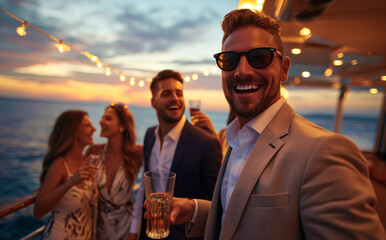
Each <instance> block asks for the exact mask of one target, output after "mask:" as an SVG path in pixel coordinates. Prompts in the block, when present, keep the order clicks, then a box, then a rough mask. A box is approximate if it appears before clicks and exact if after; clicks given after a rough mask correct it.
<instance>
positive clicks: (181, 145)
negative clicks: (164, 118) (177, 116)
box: [170, 121, 192, 173]
mask: <svg viewBox="0 0 386 240" xmlns="http://www.w3.org/2000/svg"><path fill="white" fill-rule="evenodd" d="M191 127H192V126H191V125H190V123H189V122H188V121H186V122H185V125H184V128H183V129H182V132H181V135H180V138H179V140H178V143H177V147H176V151H175V152H174V157H173V162H172V166H171V167H170V171H171V172H174V173H176V172H177V170H178V166H179V164H180V161H181V159H182V156H183V153H184V149H185V145H186V144H188V141H189V135H190V130H191Z"/></svg>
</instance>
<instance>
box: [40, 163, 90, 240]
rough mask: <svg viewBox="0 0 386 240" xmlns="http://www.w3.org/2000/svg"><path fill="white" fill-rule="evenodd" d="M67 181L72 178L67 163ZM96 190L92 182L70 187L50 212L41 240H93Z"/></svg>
mask: <svg viewBox="0 0 386 240" xmlns="http://www.w3.org/2000/svg"><path fill="white" fill-rule="evenodd" d="M64 166H65V167H66V171H67V174H68V179H69V178H70V177H71V176H72V174H71V173H70V171H69V170H68V167H67V163H66V162H65V161H64ZM96 214H97V188H96V185H95V184H93V181H87V182H85V183H84V185H82V186H81V187H79V186H76V185H75V186H72V187H71V188H70V189H69V190H68V191H67V192H66V194H64V196H63V197H62V199H61V200H60V201H59V203H58V204H57V205H56V206H55V207H54V209H53V210H52V211H51V216H50V218H49V220H48V223H47V225H46V227H45V229H44V232H43V234H42V239H77V240H88V239H95V236H96V220H97V217H96V216H97V215H96Z"/></svg>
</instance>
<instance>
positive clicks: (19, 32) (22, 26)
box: [16, 21, 28, 37]
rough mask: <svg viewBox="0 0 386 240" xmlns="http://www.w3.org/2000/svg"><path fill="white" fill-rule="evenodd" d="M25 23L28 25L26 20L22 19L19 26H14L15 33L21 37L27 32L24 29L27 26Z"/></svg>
mask: <svg viewBox="0 0 386 240" xmlns="http://www.w3.org/2000/svg"><path fill="white" fill-rule="evenodd" d="M27 25H28V22H27V21H24V22H23V24H22V25H21V26H20V27H17V28H16V32H17V34H19V35H20V36H22V37H23V36H25V35H26V34H27V32H26V31H25V29H26V28H27Z"/></svg>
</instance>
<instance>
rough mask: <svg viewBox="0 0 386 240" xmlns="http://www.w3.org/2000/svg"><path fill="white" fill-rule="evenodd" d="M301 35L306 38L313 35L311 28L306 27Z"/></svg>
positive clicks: (301, 30) (301, 31)
mask: <svg viewBox="0 0 386 240" xmlns="http://www.w3.org/2000/svg"><path fill="white" fill-rule="evenodd" d="M299 34H300V35H301V36H303V37H305V36H308V35H311V30H310V29H309V28H306V27H304V28H302V29H300V31H299Z"/></svg>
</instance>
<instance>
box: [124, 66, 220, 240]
mask: <svg viewBox="0 0 386 240" xmlns="http://www.w3.org/2000/svg"><path fill="white" fill-rule="evenodd" d="M182 86H183V79H182V76H181V74H180V73H178V72H175V71H173V70H163V71H161V72H159V73H158V74H157V76H155V77H154V78H153V80H152V82H151V84H150V89H151V93H152V99H151V105H152V107H153V108H154V109H155V111H156V113H157V118H158V122H159V125H158V126H154V127H151V128H149V129H148V130H147V131H146V135H145V141H144V147H143V156H144V158H143V160H144V163H143V166H144V172H146V171H149V170H164V171H171V172H174V173H176V175H177V176H176V182H175V188H174V196H175V197H185V198H192V199H193V198H203V199H208V200H211V199H212V195H213V191H214V186H215V183H216V179H217V175H218V172H219V169H220V166H221V157H222V156H221V154H222V153H221V146H220V143H219V141H218V139H217V138H216V137H214V136H211V135H209V134H208V133H207V132H205V131H204V130H202V129H200V128H198V127H195V126H193V125H192V124H190V123H189V122H188V121H187V120H186V117H185V116H184V111H185V99H184V94H183V87H182ZM143 201H144V189H143V180H142V182H141V187H140V189H139V190H138V193H137V199H136V202H135V206H134V212H133V222H132V224H131V228H130V234H129V237H128V239H135V238H136V237H138V236H137V233H138V232H139V231H140V235H139V238H140V239H148V238H147V236H146V233H145V232H146V220H145V219H144V218H143V213H144V211H143V209H142V206H143ZM141 220H142V226H141V230H140V229H139V225H140V223H141ZM167 239H186V236H185V225H176V226H171V229H170V235H169V237H168V238H167Z"/></svg>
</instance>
